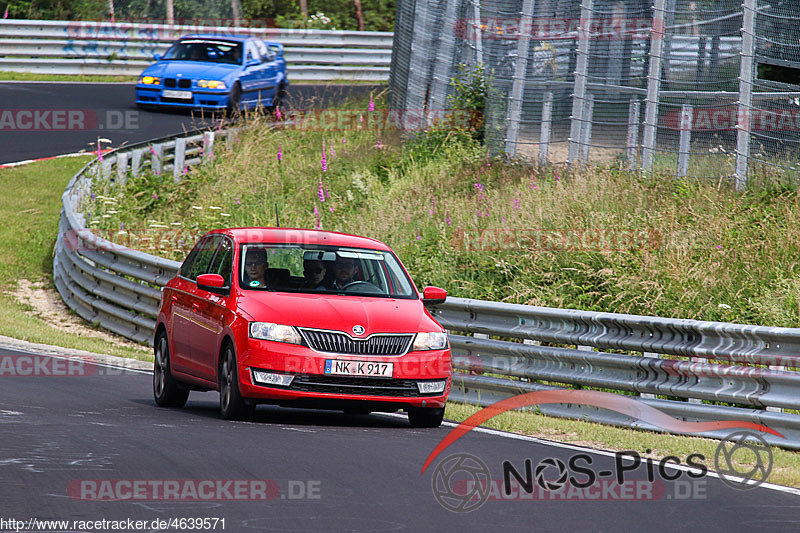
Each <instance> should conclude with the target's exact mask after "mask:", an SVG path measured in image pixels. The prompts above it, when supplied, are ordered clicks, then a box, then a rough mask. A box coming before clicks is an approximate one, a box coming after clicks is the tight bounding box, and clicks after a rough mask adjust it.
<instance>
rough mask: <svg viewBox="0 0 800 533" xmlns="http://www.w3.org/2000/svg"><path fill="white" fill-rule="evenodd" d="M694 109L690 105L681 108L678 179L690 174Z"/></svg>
mask: <svg viewBox="0 0 800 533" xmlns="http://www.w3.org/2000/svg"><path fill="white" fill-rule="evenodd" d="M693 114H694V113H693V108H692V106H690V105H689V104H683V107H681V136H680V141H679V145H678V177H679V178H682V177H684V176H686V174H688V173H689V152H690V150H691V146H692V124H693V122H694V121H693Z"/></svg>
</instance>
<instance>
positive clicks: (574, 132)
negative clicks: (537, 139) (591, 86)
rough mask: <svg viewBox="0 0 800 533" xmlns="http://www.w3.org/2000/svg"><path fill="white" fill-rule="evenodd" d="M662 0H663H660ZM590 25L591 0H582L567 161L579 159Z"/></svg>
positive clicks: (571, 161) (572, 161)
mask: <svg viewBox="0 0 800 533" xmlns="http://www.w3.org/2000/svg"><path fill="white" fill-rule="evenodd" d="M661 1H663V0H661ZM591 27H592V0H583V3H582V4H581V20H580V25H579V26H578V50H577V58H576V63H575V89H574V90H573V94H572V116H571V117H570V119H571V122H570V129H569V151H568V155H567V163H576V162H578V160H579V159H580V142H581V133H582V132H583V110H584V103H585V102H584V99H585V97H586V75H587V69H588V64H589V32H590V30H591Z"/></svg>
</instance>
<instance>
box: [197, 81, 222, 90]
mask: <svg viewBox="0 0 800 533" xmlns="http://www.w3.org/2000/svg"><path fill="white" fill-rule="evenodd" d="M197 86H198V87H200V88H203V89H227V86H226V85H225V82H224V81H218V80H198V81H197Z"/></svg>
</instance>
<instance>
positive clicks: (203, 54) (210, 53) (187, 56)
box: [164, 39, 242, 65]
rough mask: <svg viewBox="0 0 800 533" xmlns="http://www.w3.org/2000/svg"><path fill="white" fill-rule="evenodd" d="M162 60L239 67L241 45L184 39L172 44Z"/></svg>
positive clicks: (229, 42)
mask: <svg viewBox="0 0 800 533" xmlns="http://www.w3.org/2000/svg"><path fill="white" fill-rule="evenodd" d="M164 59H166V60H181V61H202V62H205V63H228V64H232V65H239V64H241V62H242V43H236V42H232V41H216V40H209V39H184V40H183V41H179V42H177V43H175V44H173V45H172V46H171V47H170V49H169V50H167V53H166V54H164Z"/></svg>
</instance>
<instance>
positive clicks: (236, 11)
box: [231, 0, 242, 27]
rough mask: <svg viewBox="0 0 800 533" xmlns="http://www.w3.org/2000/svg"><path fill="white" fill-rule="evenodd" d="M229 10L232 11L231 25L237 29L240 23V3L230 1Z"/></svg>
mask: <svg viewBox="0 0 800 533" xmlns="http://www.w3.org/2000/svg"><path fill="white" fill-rule="evenodd" d="M231 10H232V11H233V25H234V26H237V27H238V26H239V25H241V23H242V1H241V0H231Z"/></svg>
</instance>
